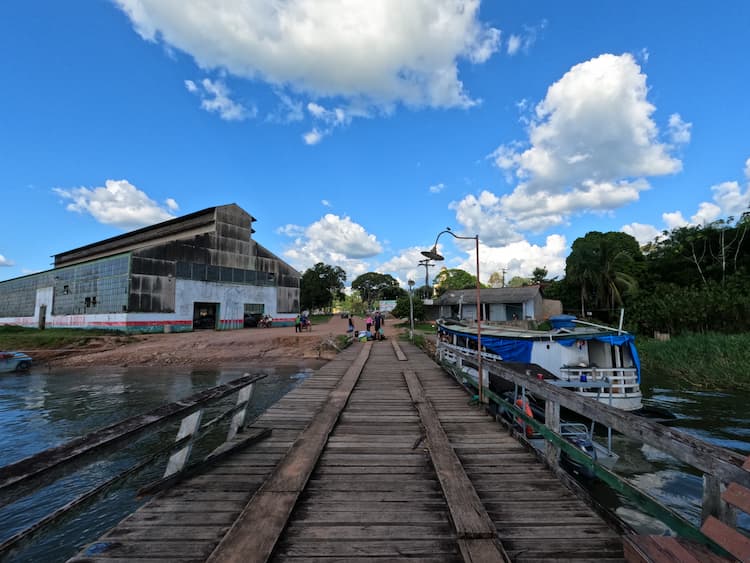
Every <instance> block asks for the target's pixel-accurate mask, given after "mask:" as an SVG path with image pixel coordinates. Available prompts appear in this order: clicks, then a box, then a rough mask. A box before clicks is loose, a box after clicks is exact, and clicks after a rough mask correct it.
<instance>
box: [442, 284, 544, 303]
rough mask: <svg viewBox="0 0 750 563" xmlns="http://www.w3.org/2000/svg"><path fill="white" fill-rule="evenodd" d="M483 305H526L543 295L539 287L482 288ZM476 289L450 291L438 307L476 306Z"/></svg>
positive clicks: (444, 294) (443, 296)
mask: <svg viewBox="0 0 750 563" xmlns="http://www.w3.org/2000/svg"><path fill="white" fill-rule="evenodd" d="M480 291H481V299H482V303H524V302H526V301H532V300H534V299H536V298H537V297H538V296H540V295H541V293H540V291H539V286H538V285H531V286H528V287H492V288H482V289H481V290H480ZM476 295H477V290H476V289H449V290H448V291H446V292H445V293H443V295H441V296H440V298H439V299H438V300H437V301H438V305H458V304H459V303H463V304H464V305H465V304H467V303H475V304H476Z"/></svg>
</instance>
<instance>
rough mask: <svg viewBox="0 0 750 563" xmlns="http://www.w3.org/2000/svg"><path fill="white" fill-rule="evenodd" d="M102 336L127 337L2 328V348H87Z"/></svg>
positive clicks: (95, 332) (71, 330) (109, 332)
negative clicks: (90, 342)
mask: <svg viewBox="0 0 750 563" xmlns="http://www.w3.org/2000/svg"><path fill="white" fill-rule="evenodd" d="M102 336H123V337H127V335H126V334H125V333H123V332H120V331H112V330H96V329H91V330H87V329H74V328H55V329H47V330H39V329H36V328H24V327H20V326H13V325H3V326H0V348H2V349H3V350H36V349H40V348H47V349H56V348H74V347H78V346H85V345H86V344H88V342H89V341H91V340H93V339H95V338H98V337H102Z"/></svg>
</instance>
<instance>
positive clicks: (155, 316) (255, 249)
mask: <svg viewBox="0 0 750 563" xmlns="http://www.w3.org/2000/svg"><path fill="white" fill-rule="evenodd" d="M254 222H255V218H254V217H253V216H252V215H250V214H249V213H247V212H246V211H244V210H243V209H242V208H240V207H239V206H237V205H236V204H229V205H221V206H217V207H209V208H207V209H203V210H201V211H197V212H195V213H191V214H189V215H184V216H182V217H178V218H176V219H171V220H169V221H164V222H162V223H158V224H155V225H151V226H149V227H145V228H142V229H137V230H134V231H131V232H128V233H125V234H122V235H119V236H116V237H112V238H109V239H106V240H103V241H100V242H96V243H93V244H89V245H86V246H83V247H80V248H76V249H73V250H69V251H66V252H62V253H60V254H56V255H55V256H54V268H53V269H51V270H47V271H45V272H39V273H35V274H31V275H28V276H23V277H20V278H15V279H12V280H7V281H3V282H0V324H14V325H21V326H27V327H40V328H46V327H49V328H54V327H72V328H109V329H119V330H127V331H138V332H171V331H186V330H193V329H197V328H211V329H220V330H222V329H233V328H242V327H243V325H244V319H245V318H247V317H248V316H252V315H258V314H265V315H270V316H271V317H272V318H274V319H275V320H276V321H277V322H280V323H282V324H283V323H286V322H289V323H291V322H293V319H294V316H295V314H296V312H297V311H298V310H299V298H300V279H301V274H300V273H299V272H298V271H297V270H295V269H294V268H293V267H292V266H290V265H289V264H287V263H285V262H284V261H283V260H281V259H280V258H279V257H278V256H275V255H274V254H273V253H271V252H270V251H269V250H267V249H266V248H264V247H263V246H262V245H260V244H258V243H257V242H256V241H255V240H254V239H253V236H252V235H253V234H254V233H255V230H254V229H253V223H254Z"/></svg>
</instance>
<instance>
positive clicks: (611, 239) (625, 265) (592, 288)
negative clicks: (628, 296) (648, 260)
mask: <svg viewBox="0 0 750 563" xmlns="http://www.w3.org/2000/svg"><path fill="white" fill-rule="evenodd" d="M643 262H644V258H643V254H642V253H641V249H640V246H639V245H638V241H636V240H635V238H633V237H632V236H630V235H628V234H626V233H621V232H608V233H600V232H598V231H592V232H590V233H587V234H586V236H584V237H582V238H577V239H576V240H575V241H574V242H573V245H572V247H571V252H570V254H569V255H568V258H567V260H566V262H565V276H566V279H567V281H568V283H571V284H573V285H575V286H576V287H577V288H578V290H579V296H580V300H581V302H580V305H581V311H582V313H584V314H585V312H586V311H587V310H588V309H590V308H594V309H598V310H599V311H600V312H601V313H603V314H601V315H600V316H603V317H604V318H605V320H610V317H611V315H612V313H613V309H614V308H615V307H617V306H622V304H623V296H624V294H625V293H628V292H634V291H635V290H636V289H637V287H638V278H639V276H640V275H641V274H642V272H643Z"/></svg>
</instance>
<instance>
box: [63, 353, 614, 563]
mask: <svg viewBox="0 0 750 563" xmlns="http://www.w3.org/2000/svg"><path fill="white" fill-rule="evenodd" d="M469 402H470V397H469V395H467V394H466V392H465V391H464V390H463V389H462V388H461V387H460V386H459V385H458V384H457V383H456V382H455V381H454V380H453V379H452V378H450V377H449V376H448V375H446V374H445V372H444V371H443V370H442V369H441V368H440V367H439V366H438V365H437V364H435V363H434V362H433V361H432V360H431V359H430V358H428V357H427V356H426V355H425V354H424V353H423V352H421V351H420V350H419V349H418V348H416V347H414V346H412V345H410V344H407V343H397V342H396V341H395V340H386V341H383V342H368V343H354V344H353V345H352V346H350V347H349V348H347V349H346V350H344V351H343V352H342V353H341V354H339V355H338V356H337V357H336V359H334V360H333V361H331V362H330V363H328V364H326V365H325V366H324V367H323V368H321V369H320V370H318V371H317V372H315V373H314V375H312V376H311V377H309V378H308V379H307V380H306V381H304V382H303V383H302V384H301V385H300V386H299V387H297V388H296V389H294V390H293V391H292V392H290V393H289V394H288V395H286V396H285V397H284V398H283V399H282V400H281V401H279V402H278V403H277V404H276V405H274V406H273V407H272V408H270V409H269V410H268V411H266V412H265V413H264V414H263V415H262V416H261V417H260V418H259V419H258V420H256V421H255V422H254V423H253V425H252V427H251V428H256V427H257V428H271V429H272V433H271V435H270V436H269V437H268V438H266V439H265V440H263V441H260V442H258V443H256V444H254V445H252V446H250V447H248V448H247V449H245V450H244V451H242V452H240V453H237V454H234V455H232V456H231V457H229V458H226V459H224V460H222V461H221V462H219V463H218V464H217V465H215V466H214V467H212V468H211V469H210V470H209V471H207V472H205V473H204V474H202V475H199V476H194V477H192V478H190V479H188V480H185V481H183V482H182V483H180V484H178V485H177V486H175V487H173V488H171V489H169V490H168V491H165V492H163V493H161V494H159V495H157V496H156V497H154V498H153V499H152V500H150V501H149V502H148V503H147V504H146V505H144V506H143V507H142V508H140V509H139V510H138V511H137V512H135V513H134V514H133V515H131V516H130V517H128V518H126V519H125V520H123V521H122V522H121V523H120V524H119V525H118V526H116V527H115V528H113V529H112V530H110V531H109V532H108V533H107V534H106V535H104V536H103V537H102V538H100V539H99V540H98V541H97V542H94V543H92V544H90V545H89V546H87V547H86V548H85V549H84V550H83V551H82V552H81V553H79V554H78V555H77V556H76V557H74V558H73V559H72V560H71V561H77V562H84V561H86V562H93V561H97V562H108V563H116V562H124V561H131V562H132V561H135V560H140V561H142V560H148V561H154V562H156V561H161V562H166V561H207V560H208V561H211V562H225V561H238V562H239V561H242V562H252V561H268V560H273V561H287V560H289V561H295V562H302V561H313V560H314V561H321V562H322V561H347V562H349V561H351V562H365V561H376V560H377V561H386V560H387V561H393V560H401V559H403V560H409V561H421V562H427V561H430V562H432V561H475V562H478V561H482V562H485V561H486V562H491V561H507V560H512V561H528V562H531V561H540V562H541V561H592V562H593V561H622V560H623V548H622V540H621V538H620V536H619V535H618V534H617V533H616V532H614V531H612V530H611V529H610V528H609V527H608V526H607V525H606V524H605V523H604V522H603V520H601V519H600V518H599V517H598V516H597V515H596V514H595V513H594V512H593V511H592V510H591V509H590V508H589V507H588V506H587V505H586V504H584V503H583V502H582V501H580V500H579V499H578V498H577V497H576V496H574V495H573V494H572V493H571V492H570V491H569V490H568V489H567V488H565V487H564V486H563V485H562V484H561V482H560V480H559V479H558V478H557V477H556V476H555V475H554V474H553V473H552V472H550V471H549V470H547V469H545V468H544V466H543V465H542V464H541V463H540V462H539V461H538V460H537V457H536V456H535V455H534V454H533V453H531V452H529V451H527V450H526V449H525V448H524V446H522V445H521V444H520V443H519V442H518V441H516V440H515V439H514V438H513V437H511V436H510V435H509V434H508V432H507V430H505V429H504V428H503V427H502V426H501V425H499V424H498V423H497V422H496V421H495V420H494V419H493V417H492V416H490V415H488V414H486V413H485V412H484V411H483V410H482V409H480V408H478V407H477V406H475V405H471V404H469Z"/></svg>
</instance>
